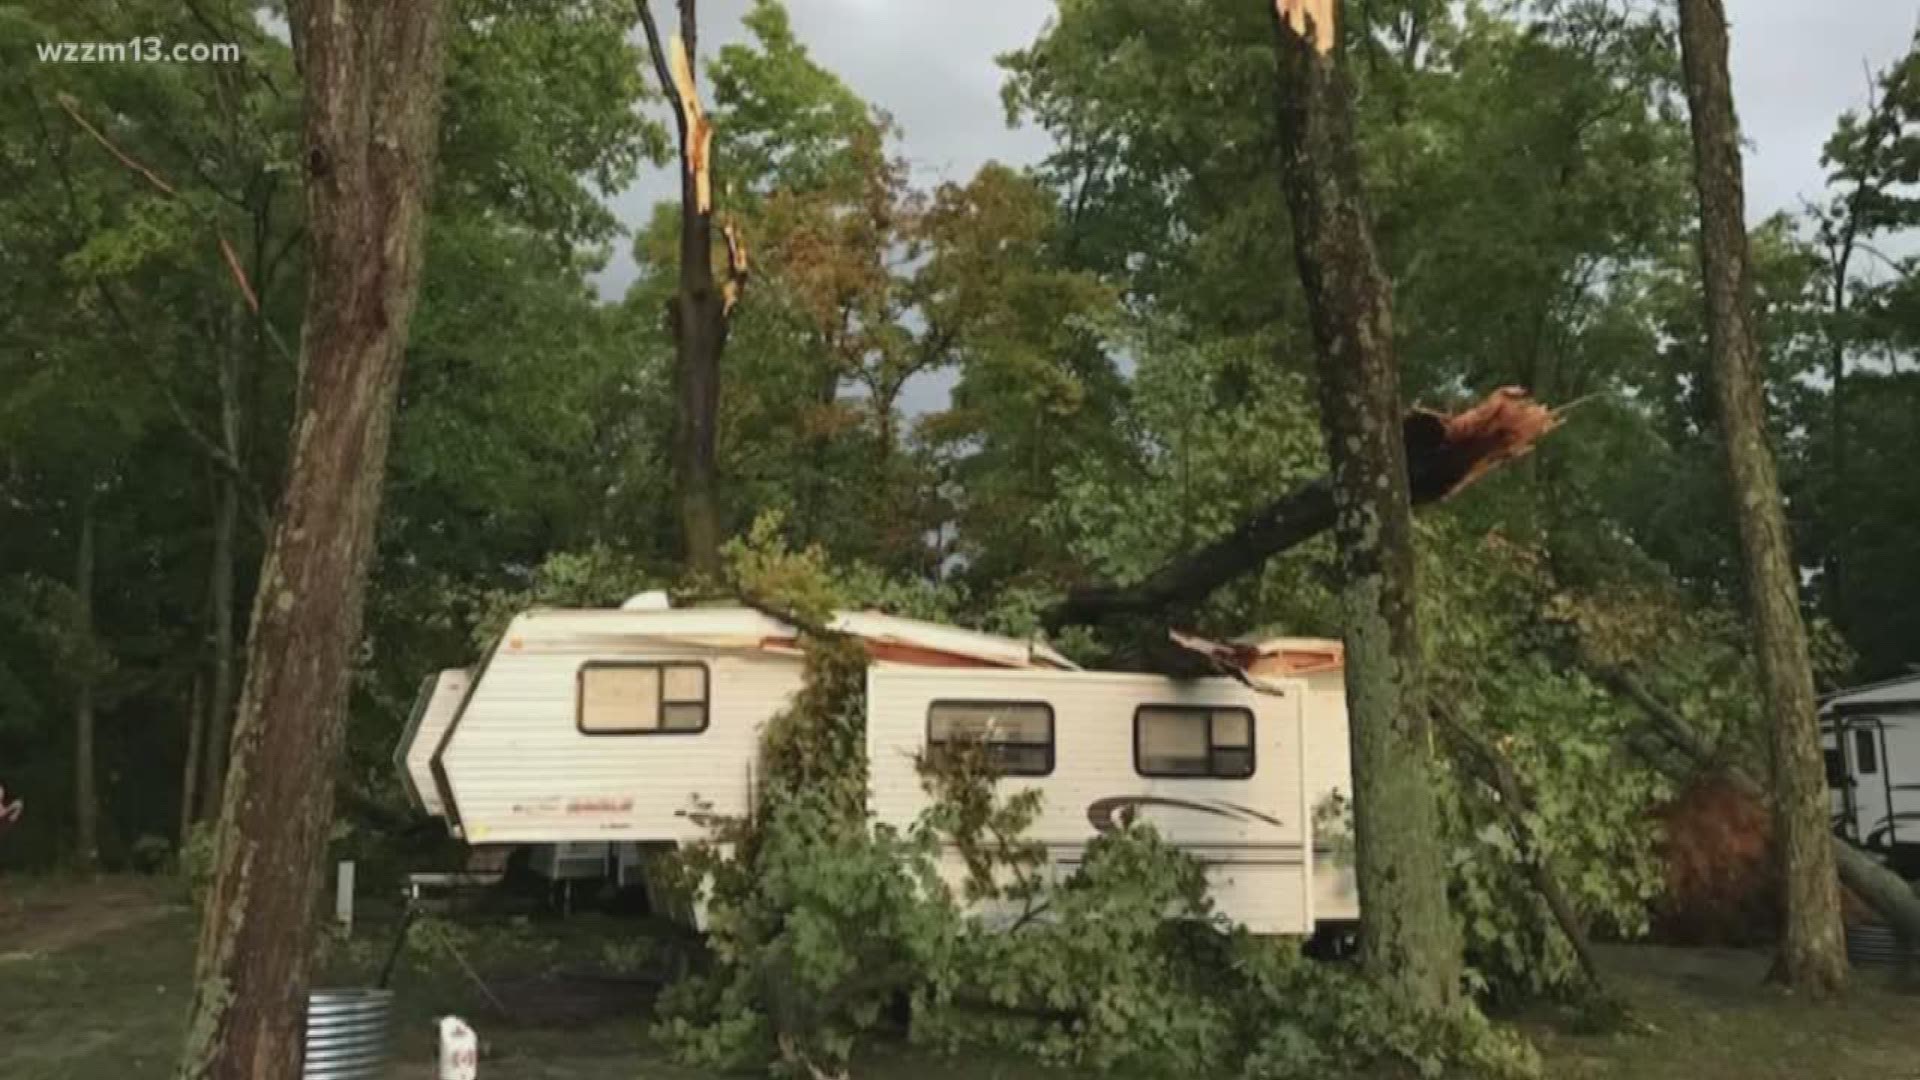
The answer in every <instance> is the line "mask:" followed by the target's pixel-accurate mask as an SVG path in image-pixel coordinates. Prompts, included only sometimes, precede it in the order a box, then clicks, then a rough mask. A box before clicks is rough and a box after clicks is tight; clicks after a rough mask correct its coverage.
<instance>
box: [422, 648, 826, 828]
mask: <svg viewBox="0 0 1920 1080" xmlns="http://www.w3.org/2000/svg"><path fill="white" fill-rule="evenodd" d="M614 625H616V624H613V623H611V622H610V621H608V620H604V619H602V620H594V619H591V618H582V617H577V616H574V615H572V614H571V613H566V612H533V613H529V614H527V615H523V616H521V617H520V618H518V619H516V620H515V621H514V623H513V624H512V626H510V627H509V628H508V630H507V634H506V636H505V638H504V639H503V640H502V642H501V645H500V648H499V649H498V650H497V651H496V652H495V654H494V657H493V660H492V662H491V663H490V664H488V666H487V668H486V671H485V673H484V674H483V675H482V676H481V678H480V680H479V682H478V684H477V685H476V686H475V687H474V689H473V693H472V695H471V696H470V698H469V699H468V702H467V706H466V709H465V711H464V712H463V713H462V714H461V716H460V722H459V724H458V725H457V726H456V727H455V728H454V730H453V734H452V736H451V737H450V738H449V739H448V740H447V744H446V747H445V749H444V750H443V751H442V752H441V757H440V763H441V765H442V767H443V769H444V771H445V774H446V777H447V784H448V788H449V791H450V793H451V797H452V799H453V801H454V803H455V806H456V808H457V810H458V813H459V817H460V822H461V825H462V827H463V830H464V833H465V836H466V839H467V840H468V842H470V843H477V844H479V843H484V844H495V843H550V842H559V841H587V840H608V841H613V840H630V841H656V842H658V841H672V842H689V841H694V840H699V839H702V838H704V836H705V835H706V833H705V830H704V828H703V827H702V825H701V824H700V822H699V821H698V820H697V818H698V816H699V814H700V812H702V811H704V812H708V813H713V814H720V815H739V814H744V813H745V812H746V810H747V808H748V800H749V790H750V786H751V784H752V783H753V780H752V769H753V764H754V761H755V748H756V746H757V745H758V738H759V732H760V728H761V725H762V724H764V723H765V722H766V720H767V719H769V718H770V717H772V716H773V715H774V714H775V713H777V712H779V711H780V710H781V709H782V708H784V707H785V706H786V704H787V701H788V699H789V698H790V696H791V695H792V693H793V692H794V691H795V690H796V689H798V687H799V685H800V665H799V662H798V660H797V659H795V658H792V657H787V656H779V655H769V654H765V653H758V652H753V651H748V650H726V649H716V648H712V647H707V646H703V645H700V644H697V643H676V642H674V641H672V640H669V639H663V638H660V637H657V636H637V635H621V634H619V633H612V632H608V629H609V628H611V627H613V626H614ZM648 663H673V664H689V663H691V664H698V665H701V666H703V667H704V669H705V672H706V678H705V688H706V689H705V693H706V695H707V696H706V706H707V715H706V721H705V722H706V726H705V728H704V729H703V730H700V731H697V732H694V731H650V732H644V733H622V734H606V733H600V734H589V733H587V732H586V731H583V730H582V728H581V726H580V723H579V719H580V718H579V709H580V700H579V698H580V694H579V687H580V685H581V683H580V677H581V671H582V669H583V668H585V667H587V666H589V665H644V664H648Z"/></svg>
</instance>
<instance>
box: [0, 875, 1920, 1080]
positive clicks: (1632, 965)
mask: <svg viewBox="0 0 1920 1080" xmlns="http://www.w3.org/2000/svg"><path fill="white" fill-rule="evenodd" d="M631 927H632V924H631V923H625V924H621V925H620V926H619V927H617V928H615V927H609V926H608V925H607V924H606V923H605V922H603V921H597V920H594V919H591V918H581V919H574V920H569V921H568V922H567V923H564V924H558V925H556V924H538V925H533V926H525V925H522V926H519V927H518V928H517V929H514V930H513V931H511V932H509V933H507V934H505V935H504V939H505V940H506V941H507V944H506V945H505V946H503V945H502V944H501V941H502V938H503V935H499V934H496V935H493V936H490V937H488V938H487V939H485V942H486V943H485V944H484V945H482V944H481V943H480V941H479V940H478V939H467V940H458V939H457V935H455V936H450V937H449V938H448V939H447V940H448V941H450V942H453V943H454V951H457V952H458V953H459V954H460V957H461V959H462V960H464V961H465V962H466V964H469V965H471V966H472V967H473V969H474V970H475V972H477V974H478V975H479V977H480V978H482V979H484V980H485V985H486V991H485V992H484V993H483V992H482V991H481V990H480V989H479V988H478V987H477V986H476V984H475V983H474V980H473V978H472V977H471V976H469V975H468V973H467V972H466V970H465V968H464V966H463V965H462V963H460V962H458V961H456V960H454V959H453V956H452V952H449V951H448V950H447V949H445V948H444V947H443V945H442V943H440V942H439V941H437V940H433V941H429V942H428V943H427V944H426V946H425V947H420V945H419V943H416V945H415V946H414V947H410V948H409V949H408V950H406V951H405V952H403V954H402V962H401V964H400V966H399V970H398V973H397V975H396V977H395V980H394V985H395V992H396V1016H395V1032H394V1037H393V1042H392V1046H391V1062H392V1065H391V1068H390V1069H389V1072H388V1076H389V1078H390V1080H427V1078H429V1077H431V1076H432V1075H433V1069H432V1066H431V1064H430V1060H431V1053H432V1038H433V1036H432V1031H433V1020H434V1018H435V1017H436V1016H438V1015H441V1014H444V1013H449V1012H451V1013H456V1014H458V1015H460V1016H462V1017H465V1018H466V1019H468V1020H469V1021H470V1022H471V1023H472V1024H473V1025H474V1027H475V1028H476V1029H478V1030H479V1031H480V1033H481V1035H482V1038H483V1039H484V1043H485V1057H484V1058H483V1064H482V1070H481V1075H482V1076H484V1077H486V1078H487V1080H588V1078H593V1080H600V1078H603V1077H634V1076H644V1077H648V1078H649V1080H713V1078H711V1077H710V1076H708V1075H707V1074H704V1073H697V1072H692V1071H688V1070H685V1069H682V1068H679V1067H677V1066H674V1065H673V1064H672V1063H671V1062H669V1061H668V1060H667V1059H666V1058H665V1056H664V1055H663V1054H662V1053H661V1051H660V1050H659V1048H658V1047H656V1046H654V1045H653V1044H651V1043H650V1042H649V1041H648V1039H647V1037H646V1020H647V1013H648V1007H649V1002H650V1000H651V995H652V989H653V986H654V985H656V984H657V983H658V978H657V977H651V976H648V975H646V974H645V973H644V970H645V969H647V968H648V967H649V966H651V963H652V961H653V960H657V959H658V957H653V958H651V960H650V959H649V958H648V957H646V956H639V957H636V956H633V955H621V954H620V953H619V951H618V950H617V949H614V948H612V947H610V946H609V942H626V943H631V942H632V941H633V940H635V934H634V931H633V930H632V929H631ZM391 931H392V927H391V925H390V924H383V923H381V922H380V921H379V920H378V919H377V918H376V919H375V920H374V921H373V922H371V923H370V924H367V925H364V926H363V927H362V929H361V930H360V931H359V932H358V933H357V934H356V935H355V936H354V938H353V939H351V940H350V941H348V942H347V943H345V944H344V945H342V946H341V947H338V948H336V949H334V950H333V951H332V952H331V953H330V954H329V960H328V961H327V964H326V967H327V969H328V971H329V978H330V979H332V980H334V981H338V982H345V983H349V984H354V983H360V984H364V981H365V980H366V979H367V978H368V976H367V975H366V974H365V973H367V972H371V971H375V970H378V968H379V967H380V966H381V964H382V962H383V961H384V958H385V955H386V951H387V948H388V947H389V945H390V944H391V942H392V941H393V939H394V935H393V934H392V932H391ZM194 933H195V920H194V918H193V914H192V912H191V911H190V910H188V909H187V907H186V906H185V904H184V903H183V902H182V900H181V898H180V894H179V891H178V889H177V888H174V887H170V886H168V885H165V884H158V883H154V882H148V881H141V880H125V879H108V880H102V881H96V882H92V883H84V884H79V883H71V882H45V881H37V882H29V883H27V884H25V885H22V884H21V883H20V882H17V881H13V880H0V1078H5V1080H161V1078H163V1077H166V1076H167V1075H168V1074H169V1072H170V1069H171V1065H172V1059H173V1055H174V1053H175V1051H176V1050H177V1049H178V1047H179V1043H180V1038H181V1030H182V1027H183V1026H184V1023H185V1020H186V1008H187V997H186V994H187V988H188V976H189V973H190V971H191V969H192V959H193V938H194ZM642 951H644V950H642ZM1603 965H1604V967H1605V969H1606V971H1607V973H1608V977H1609V979H1610V980H1611V981H1612V983H1613V984H1614V986H1615V987H1616V989H1617V991H1618V993H1619V994H1620V996H1621V997H1622V998H1624V999H1625V1002H1626V1004H1627V1006H1628V1019H1626V1020H1625V1021H1623V1022H1621V1023H1618V1024H1613V1025H1610V1026H1608V1027H1607V1028H1606V1029H1605V1030H1592V1029H1591V1028H1589V1027H1586V1026H1583V1025H1582V1024H1581V1023H1579V1022H1577V1021H1575V1020H1573V1019H1572V1018H1568V1017H1561V1016H1554V1015H1551V1014H1548V1013H1545V1012H1541V1013H1539V1014H1537V1015H1528V1016H1525V1017H1521V1018H1518V1022H1519V1023H1520V1025H1521V1026H1522V1027H1523V1028H1524V1029H1525V1030H1526V1031H1527V1033H1528V1035H1529V1036H1530V1037H1532V1038H1533V1039H1534V1041H1535V1043H1536V1045H1538V1046H1539V1047H1540V1049H1541V1052H1542V1054H1543V1055H1544V1057H1545V1058H1546V1061H1547V1071H1546V1075H1547V1076H1549V1077H1552V1078H1554V1080H1560V1078H1562V1077H1565V1078H1569V1080H1628V1078H1632V1080H1920V994H1916V993H1914V992H1912V989H1911V987H1910V986H1908V985H1907V984H1904V983H1899V982H1896V980H1894V979H1893V978H1891V977H1890V976H1888V975H1887V974H1885V973H1877V974H1876V973H1864V972H1863V973H1859V974H1858V977H1857V979H1856V985H1855V987H1854V988H1853V990H1852V991H1851V992H1849V993H1848V994H1847V995H1846V996H1845V997H1844V998H1842V999H1840V1000H1838V1001H1831V1002H1810V1001H1805V1000H1801V999H1799V998H1796V997H1794V996H1793V995H1790V994H1786V993H1783V992H1781V991H1779V990H1776V989H1773V988H1770V987H1767V986H1765V985H1764V984H1763V982H1762V976H1763V975H1764V973H1765V970H1766V965H1767V957H1766V956H1765V955H1764V954H1762V953H1759V952H1753V951H1744V950H1730V949H1665V948H1654V947H1638V946H1636V947H1614V948H1608V949H1606V950H1604V953H1603ZM590 968H597V970H589V969H590ZM622 970H627V971H630V972H633V973H634V974H624V975H623V974H620V971H622ZM854 1075H855V1076H858V1077H861V1078H862V1080H908V1078H911V1080H1042V1078H1046V1080H1059V1077H1058V1076H1057V1074H1049V1073H1046V1072H1043V1071H1040V1070H1037V1069H1034V1068H1033V1067H1032V1066H1030V1065H1026V1064H1023V1063H1019V1062H1003V1061H985V1060H977V1059H967V1060H963V1061H952V1060H940V1059H936V1060H927V1059H925V1058H920V1057H911V1056H906V1055H904V1054H901V1053H887V1054H883V1055H882V1056H880V1057H878V1058H876V1059H874V1060H871V1061H869V1062H866V1063H864V1064H863V1066H862V1067H860V1068H858V1069H856V1070H855V1073H854Z"/></svg>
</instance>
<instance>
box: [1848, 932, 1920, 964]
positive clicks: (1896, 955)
mask: <svg viewBox="0 0 1920 1080" xmlns="http://www.w3.org/2000/svg"><path fill="white" fill-rule="evenodd" d="M1847 960H1848V962H1850V963H1852V964H1854V965H1856V966H1867V965H1892V964H1901V963H1920V950H1913V949H1908V948H1907V947H1906V946H1905V945H1903V944H1902V943H1901V941H1900V937H1899V935H1897V934H1895V933H1894V932H1893V928H1892V927H1891V926H1881V925H1880V924H1878V923H1860V924H1858V925H1855V926H1849V927H1847Z"/></svg>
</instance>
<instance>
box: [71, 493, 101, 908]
mask: <svg viewBox="0 0 1920 1080" xmlns="http://www.w3.org/2000/svg"><path fill="white" fill-rule="evenodd" d="M93 528H94V520H93V493H92V492H91V491H89V492H87V493H86V494H85V495H83V496H81V499H80V528H79V539H78V540H77V541H76V542H75V544H74V567H73V600H74V609H75V612H76V619H75V621H76V623H77V625H76V627H75V632H76V633H77V634H78V635H79V637H80V640H81V642H82V643H83V644H85V645H86V646H87V648H88V652H89V654H90V653H91V652H92V645H93ZM90 659H91V657H90V656H89V660H90ZM93 684H94V677H93V665H92V663H90V662H89V663H87V664H84V665H82V668H81V670H80V672H79V675H78V679H77V682H76V685H75V686H74V692H73V821H74V837H75V839H74V857H75V860H76V861H77V862H78V863H79V865H80V867H81V869H84V870H92V869H93V868H94V867H95V866H97V865H98V864H99V862H100V799H99V796H98V795H97V794H96V791H95V783H94V781H95V770H94V754H93V743H94V724H93V720H94V716H93Z"/></svg>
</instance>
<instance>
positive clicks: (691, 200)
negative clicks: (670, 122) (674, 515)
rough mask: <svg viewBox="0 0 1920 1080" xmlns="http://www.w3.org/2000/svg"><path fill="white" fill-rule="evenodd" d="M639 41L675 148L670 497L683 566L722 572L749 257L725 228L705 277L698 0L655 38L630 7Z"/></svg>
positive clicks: (709, 216)
mask: <svg viewBox="0 0 1920 1080" xmlns="http://www.w3.org/2000/svg"><path fill="white" fill-rule="evenodd" d="M634 7H635V9H636V10H637V11H638V13H639V16H640V23H641V26H642V27H644V28H645V30H646V35H647V51H648V52H649V54H650V55H651V56H652V58H653V67H654V73H655V74H656V75H657V76H658V77H659V80H660V92H661V93H662V94H663V95H665V96H666V97H667V98H668V99H669V100H670V101H671V102H672V104H673V118H674V129H675V131H676V132H677V133H678V135H679V145H680V287H679V289H678V290H677V291H676V292H675V293H674V296H673V299H672V301H671V302H670V303H669V304H668V309H667V321H668V326H669V329H670V330H671V331H672V333H673V342H674V379H673V381H674V400H675V402H676V405H677V408H676V410H675V417H674V434H673V480H674V499H675V502H676V503H677V504H678V508H679V518H680V542H681V547H682V549H683V551H682V554H683V555H684V556H685V558H686V563H687V568H688V569H689V570H692V571H694V572H696V573H704V574H717V573H718V572H719V570H720V541H721V530H722V528H723V526H722V523H721V512H720V482H719V477H718V475H717V473H718V471H719V470H718V467H717V465H718V460H719V455H718V451H717V449H716V448H717V446H718V442H719V430H720V358H721V356H722V354H723V353H725V351H726V348H727V332H728V330H729V329H731V327H732V323H733V307H734V304H735V303H737V302H738V301H739V299H740V290H741V289H742V288H743V287H744V285H745V284H746V277H747V254H746V249H745V247H743V246H742V244H741V241H740V237H739V235H738V233H737V232H736V231H735V230H734V229H733V228H731V227H728V228H726V229H724V230H723V235H724V236H725V238H726V246H727V279H726V281H725V282H724V283H722V282H720V281H719V280H718V279H716V278H715V276H714V272H713V258H714V250H713V123H712V121H710V120H709V119H708V118H707V114H706V109H705V107H704V106H703V105H702V104H701V103H700V87H699V83H698V81H697V80H696V78H695V75H694V58H695V56H696V54H697V49H698V44H699V7H700V5H699V0H679V8H680V32H679V33H678V34H675V35H674V36H673V37H672V38H671V39H670V40H663V39H662V38H661V36H660V26H659V23H658V22H657V21H656V20H655V19H654V17H653V9H652V7H651V0H634Z"/></svg>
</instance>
